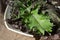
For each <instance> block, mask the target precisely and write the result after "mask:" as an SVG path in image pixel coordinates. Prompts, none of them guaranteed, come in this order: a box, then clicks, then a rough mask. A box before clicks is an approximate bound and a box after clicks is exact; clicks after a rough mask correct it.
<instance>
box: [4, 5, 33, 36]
mask: <svg viewBox="0 0 60 40" xmlns="http://www.w3.org/2000/svg"><path fill="white" fill-rule="evenodd" d="M8 7H9V5H7V7H6V10H5V13H4V24H5V26H6V28H7V29H9V30H11V31H13V32H15V33H19V34H21V35H25V36H28V37H33V35H30V34H26V33H23V32H20V31H17V30H14V29H13V28H9V26H8V24H7V22H6V14H7V9H8Z"/></svg>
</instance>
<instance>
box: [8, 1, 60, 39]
mask: <svg viewBox="0 0 60 40" xmlns="http://www.w3.org/2000/svg"><path fill="white" fill-rule="evenodd" d="M54 1H58V4H55V5H56V6H60V0H54ZM49 2H51V1H49ZM49 4H50V3H49ZM56 11H57V13H60V9H59V8H57V10H56ZM16 13H17V12H16ZM59 15H60V14H59ZM7 22H8V23H9V24H11V25H12V27H13V28H15V29H19V30H21V31H23V32H25V33H29V34H32V35H34V37H35V38H36V40H39V39H40V37H41V36H42V35H37V34H35V33H34V32H32V31H29V30H28V29H27V28H26V26H25V25H24V24H22V22H21V19H17V20H13V19H7ZM54 24H55V26H54V27H53V28H52V30H53V31H52V32H51V35H49V34H48V33H47V32H46V33H45V35H44V36H47V39H46V40H60V39H59V38H60V30H58V29H59V26H60V25H59V24H56V23H54Z"/></svg>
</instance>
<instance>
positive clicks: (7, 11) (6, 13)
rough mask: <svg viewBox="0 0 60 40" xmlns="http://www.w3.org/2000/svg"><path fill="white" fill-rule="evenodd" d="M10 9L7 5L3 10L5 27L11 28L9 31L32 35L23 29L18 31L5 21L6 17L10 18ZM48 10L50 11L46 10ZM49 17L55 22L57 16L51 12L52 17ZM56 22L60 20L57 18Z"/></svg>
mask: <svg viewBox="0 0 60 40" xmlns="http://www.w3.org/2000/svg"><path fill="white" fill-rule="evenodd" d="M58 8H59V7H58ZM11 9H12V7H11V6H9V5H7V7H6V10H5V14H4V24H5V26H6V27H7V29H9V30H11V31H13V32H16V33H19V34H22V35H25V36H29V37H34V35H31V34H29V33H24V32H23V31H20V30H19V29H15V28H13V27H12V25H11V24H9V23H8V22H7V19H10V18H11ZM48 12H50V11H48ZM56 17H57V18H56ZM51 18H52V19H53V21H54V22H55V21H56V20H58V16H57V15H55V14H52V17H51ZM55 18H56V20H54V19H55ZM58 22H60V21H59V20H58ZM56 23H57V21H56ZM54 31H55V30H54Z"/></svg>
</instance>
